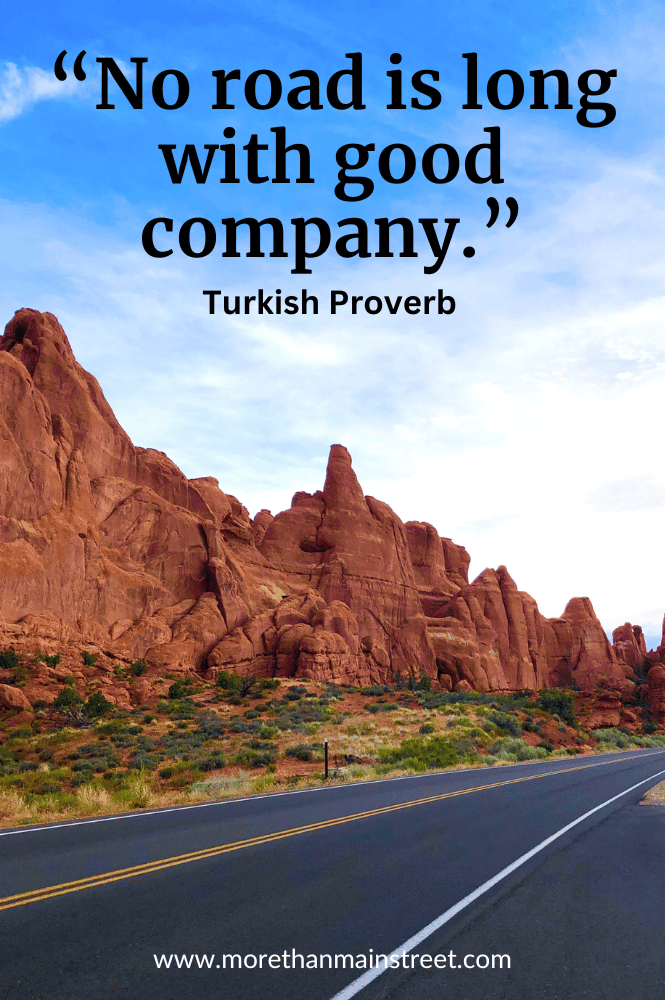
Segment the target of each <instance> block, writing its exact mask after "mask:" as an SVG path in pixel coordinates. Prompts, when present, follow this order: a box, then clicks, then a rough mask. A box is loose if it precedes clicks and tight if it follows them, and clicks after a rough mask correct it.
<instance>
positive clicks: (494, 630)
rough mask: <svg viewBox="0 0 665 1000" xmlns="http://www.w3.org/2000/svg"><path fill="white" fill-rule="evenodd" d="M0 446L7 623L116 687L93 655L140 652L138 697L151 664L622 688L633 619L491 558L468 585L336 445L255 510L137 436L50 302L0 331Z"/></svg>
mask: <svg viewBox="0 0 665 1000" xmlns="http://www.w3.org/2000/svg"><path fill="white" fill-rule="evenodd" d="M0 449H1V453H2V461H1V462H0V619H3V620H4V621H5V622H6V623H9V624H8V625H7V629H6V630H5V633H3V634H7V635H10V634H11V635H16V637H17V640H20V641H21V642H23V643H25V644H29V643H30V642H31V641H36V640H39V643H37V645H39V644H41V645H42V647H43V648H46V647H48V648H49V649H51V650H55V647H56V646H57V645H58V643H60V647H59V648H63V650H66V651H68V652H67V655H68V656H71V657H73V660H72V662H74V661H75V659H76V656H75V655H74V654H75V653H76V654H77V655H80V644H81V643H82V642H93V643H94V644H95V645H94V649H95V650H97V651H99V655H100V663H103V664H105V668H104V669H103V670H101V675H100V677H99V678H98V681H99V683H100V684H102V682H104V683H103V686H104V687H105V690H107V691H108V692H109V695H108V696H109V697H110V698H115V699H116V702H117V703H118V704H120V703H123V704H124V703H127V704H129V701H128V699H129V695H128V693H127V689H126V688H123V689H122V692H120V691H115V686H114V684H113V681H112V679H111V678H108V677H106V676H105V671H112V666H111V664H113V663H116V662H131V661H132V660H134V659H136V658H142V659H145V661H146V663H147V664H148V668H149V672H148V675H147V678H144V679H140V678H139V679H138V680H140V681H141V683H140V684H139V683H138V680H137V682H135V684H134V687H133V688H132V694H131V698H132V701H133V702H134V703H135V704H137V703H139V702H140V701H141V700H142V699H144V698H145V697H146V696H147V692H148V687H147V685H148V684H157V678H158V677H159V676H160V675H163V673H164V672H165V671H167V670H168V671H169V672H171V673H173V672H175V673H186V672H188V671H192V670H209V671H210V672H211V675H214V674H215V673H217V672H218V671H219V670H222V669H232V670H235V671H238V672H240V673H253V674H257V675H263V676H266V675H278V676H298V677H310V678H315V679H318V680H324V679H327V680H334V681H337V682H339V683H353V684H361V685H362V684H368V683H374V682H386V681H391V680H393V679H394V678H395V676H396V674H397V673H398V672H399V673H401V674H402V675H403V676H405V675H407V674H414V675H416V676H418V675H419V674H421V673H425V674H427V675H428V676H430V677H431V678H437V676H438V677H439V680H440V683H441V685H442V686H443V687H445V688H447V689H451V688H453V687H454V688H456V689H458V690H470V689H471V688H477V689H480V690H515V689H521V688H541V687H546V686H548V685H552V684H577V685H579V686H580V687H585V688H590V687H596V686H598V685H605V686H606V687H608V688H614V689H615V690H616V691H620V692H621V693H622V694H623V695H624V696H626V695H627V694H629V693H630V691H631V690H632V687H633V686H632V684H631V683H630V682H629V681H627V680H626V676H625V675H626V673H630V672H631V669H632V667H633V666H634V664H633V662H632V661H633V660H634V659H635V657H636V656H637V655H638V652H639V651H640V650H641V649H642V647H643V640H641V634H640V635H638V632H639V630H638V629H637V628H635V629H631V627H630V626H624V630H625V629H626V628H628V629H629V631H630V635H628V633H625V634H624V632H622V631H621V630H617V631H618V632H620V633H621V635H620V637H619V638H618V639H617V643H618V645H617V649H618V650H619V656H618V657H617V654H616V653H615V652H614V651H613V650H612V648H611V647H610V646H609V643H608V642H607V639H606V638H605V636H604V633H603V630H602V628H601V626H600V624H599V622H598V620H597V619H596V617H595V614H594V612H593V608H592V606H591V603H590V602H589V601H588V599H586V598H576V599H574V600H573V601H571V602H569V604H568V606H567V607H566V610H565V612H564V614H563V616H562V618H560V619H552V620H548V619H545V618H543V616H542V615H541V614H540V613H539V611H538V608H537V606H536V603H535V601H534V600H533V599H532V598H531V597H530V596H529V595H528V594H525V593H523V592H521V591H518V590H517V587H516V586H515V584H514V582H513V581H512V579H511V578H510V576H509V574H508V572H507V570H506V569H505V568H504V567H500V568H499V569H498V570H496V571H495V570H485V571H484V572H483V573H481V574H480V576H478V577H477V578H476V579H475V580H474V581H473V583H471V584H469V582H468V576H467V571H468V565H469V556H468V554H467V553H466V551H465V549H463V548H462V547H461V546H458V545H455V544H454V543H453V542H452V541H451V540H450V539H449V538H441V537H439V535H438V533H437V532H436V530H435V529H434V528H433V527H432V526H431V525H429V524H425V523H421V522H417V521H410V522H408V523H407V524H404V523H403V522H402V521H401V520H400V518H399V517H398V516H397V515H396V514H395V513H394V512H393V511H392V510H391V509H390V508H389V507H388V506H387V505H386V504H384V503H381V502H380V501H378V500H375V499H374V498H373V497H366V496H364V494H363V491H362V489H361V487H360V484H359V483H358V480H357V478H356V475H355V472H354V471H353V468H352V464H351V457H350V455H349V453H348V452H347V450H346V449H345V448H344V447H342V446H341V445H333V446H332V448H331V452H330V460H329V463H328V469H327V473H326V479H325V483H324V486H323V490H322V491H318V492H316V493H314V494H313V495H310V494H308V493H296V494H295V496H294V497H293V501H292V503H291V507H290V508H289V510H286V511H282V512H281V513H279V514H277V515H276V516H275V517H273V516H272V514H271V513H270V511H267V510H263V511H260V512H259V513H258V514H257V515H256V517H255V518H254V519H253V520H250V517H249V514H248V512H247V510H246V509H245V508H244V507H243V506H242V504H241V503H240V502H239V501H238V500H236V498H235V497H232V496H229V495H227V494H225V493H223V492H222V490H220V488H219V484H218V482H217V480H216V479H214V478H212V477H204V478H199V479H193V480H188V479H187V478H186V477H185V476H184V475H183V473H182V472H181V471H180V470H179V469H178V468H177V467H176V466H175V465H174V464H173V462H171V461H170V459H168V458H167V456H166V455H164V454H162V453H161V452H157V451H154V450H153V449H144V448H137V447H135V446H134V445H133V444H132V442H131V441H130V440H129V438H128V436H127V435H126V434H125V432H124V431H123V430H122V428H121V427H120V425H119V424H118V422H117V420H116V419H115V417H114V415H113V413H112V411H111V408H110V407H109V405H108V403H107V402H106V400H105V398H104V395H103V393H102V391H101V389H100V387H99V385H98V383H97V382H96V380H95V379H94V378H93V377H92V376H91V375H89V374H88V373H87V372H85V371H84V370H83V369H82V368H81V366H80V365H79V364H78V363H77V362H76V360H75V358H74V355H73V353H72V350H71V347H70V344H69V341H68V340H67V337H66V335H65V333H64V331H63V330H62V328H61V327H60V325H59V323H58V322H57V320H56V319H55V317H54V316H51V315H50V314H49V313H44V314H41V313H38V312H36V311H35V310H31V309H21V310H19V312H17V314H16V315H15V317H14V319H13V320H12V321H11V322H10V323H9V324H8V325H7V327H6V330H5V334H4V336H3V337H2V338H1V339H0ZM12 629H13V630H14V631H13V632H12ZM56 633H57V635H58V636H59V638H54V636H55V635H56ZM631 636H632V638H631ZM640 641H641V642H642V645H640ZM77 644H78V645H77ZM35 669H37V668H35ZM654 677H655V678H656V680H657V677H656V675H655V674H654ZM52 682H53V678H51V679H50V680H49V679H48V676H47V675H46V674H44V675H43V676H42V675H41V674H40V675H39V676H35V678H34V681H33V682H31V684H32V687H31V685H28V687H27V688H26V690H28V691H30V690H33V689H34V691H39V690H41V691H46V690H47V689H48V685H49V684H52ZM654 684H655V681H654ZM40 685H41V687H40ZM655 691H657V685H656V686H654V692H655ZM123 692H124V694H123ZM655 696H656V695H654V697H655ZM34 700H35V699H34V698H33V701H34ZM43 700H45V699H43ZM17 707H18V706H17Z"/></svg>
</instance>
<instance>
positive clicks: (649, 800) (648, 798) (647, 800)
mask: <svg viewBox="0 0 665 1000" xmlns="http://www.w3.org/2000/svg"><path fill="white" fill-rule="evenodd" d="M640 805H644V806H665V781H660V782H659V783H658V784H657V785H654V786H653V788H650V789H649V791H648V792H647V793H646V795H645V796H644V798H643V799H642V802H641V803H640Z"/></svg>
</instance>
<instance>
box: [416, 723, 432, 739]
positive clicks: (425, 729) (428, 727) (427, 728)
mask: <svg viewBox="0 0 665 1000" xmlns="http://www.w3.org/2000/svg"><path fill="white" fill-rule="evenodd" d="M418 732H419V733H421V734H422V735H423V736H426V735H427V734H428V733H433V732H434V726H433V725H432V723H431V722H423V724H422V726H421V727H420V729H419V730H418Z"/></svg>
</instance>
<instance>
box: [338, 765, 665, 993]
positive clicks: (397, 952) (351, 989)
mask: <svg viewBox="0 0 665 1000" xmlns="http://www.w3.org/2000/svg"><path fill="white" fill-rule="evenodd" d="M661 774H665V771H658V772H657V773H656V774H652V775H651V777H649V778H645V779H644V781H638V782H637V784H636V785H631V787H630V788H626V790H625V791H623V792H619V794H618V795H613V796H612V798H611V799H606V800H605V802H601V803H600V805H599V806H594V808H593V809H589V811H588V812H585V813H584V815H583V816H578V818H577V819H574V820H573V821H572V823H567V824H566V826H563V827H562V828H561V829H560V830H558V831H557V832H556V833H553V834H552V836H551V837H547V839H546V840H543V841H542V842H541V843H540V844H538V845H537V846H536V847H532V848H531V850H530V851H527V852H526V854H523V855H522V856H521V857H520V858H518V859H517V860H516V861H513V862H512V864H510V865H508V866H507V867H506V868H502V869H501V871H500V872H498V874H496V875H494V876H493V877H492V878H491V879H488V880H487V882H483V884H482V885H479V886H478V888H477V889H474V890H473V892H470V893H469V895H468V896H465V897H464V899H460V901H459V903H455V905H454V906H451V907H450V909H449V910H446V911H445V913H442V914H441V916H439V917H437V918H436V919H435V920H432V922H431V923H429V924H427V926H426V927H423V929H422V930H421V931H418V933H417V934H414V935H413V937H410V938H409V939H408V941H404V943H403V944H401V945H399V947H398V948H395V949H394V951H392V952H391V953H390V955H388V958H387V960H386V962H384V963H383V968H381V967H379V968H374V969H368V970H367V972H365V973H363V975H362V976H360V977H359V978H358V979H356V980H354V982H352V983H349V985H348V986H346V987H345V988H344V989H343V990H340V992H339V993H335V995H334V997H332V998H331V1000H350V998H351V997H354V996H355V995H356V993H359V992H360V990H362V989H364V988H365V986H368V985H369V984H370V983H371V982H373V981H374V980H375V979H377V978H378V976H381V975H383V973H384V972H385V971H387V970H386V967H387V966H388V965H389V963H390V959H391V958H393V957H395V958H401V957H402V955H403V954H405V953H407V954H408V953H409V952H410V951H412V950H413V948H417V947H418V945H419V944H422V942H423V941H424V940H425V939H426V938H428V937H430V935H432V934H434V932H435V931H438V930H439V928H440V927H443V925H444V924H447V923H448V921H449V920H452V918H453V917H455V916H457V914H458V913H460V912H461V911H462V910H464V909H466V907H467V906H469V904H470V903H473V902H475V901H476V900H477V899H478V898H479V897H480V896H482V895H484V894H485V893H486V892H487V891H488V890H489V889H492V888H493V887H494V886H495V885H496V884H497V883H498V882H501V881H502V880H503V879H504V878H506V877H507V876H508V875H511V874H512V873H513V872H514V871H516V870H517V869H518V868H520V867H521V866H522V865H523V864H525V862H527V861H529V860H530V858H532V857H533V856H534V855H535V854H538V853H539V852H540V851H543V850H544V849H545V848H546V847H549V845H550V844H551V843H553V842H554V841H555V840H558V839H559V837H563V835H564V833H568V831H569V830H572V829H573V827H575V826H577V825H578V824H579V823H583V822H584V820H585V819H588V818H589V816H593V814H594V813H597V812H598V811H599V810H600V809H604V808H605V806H609V805H610V804H611V803H612V802H616V801H617V799H620V798H621V797H622V796H624V795H628V793H629V792H633V791H634V790H635V789H636V788H639V787H640V785H646V784H647V783H648V782H649V781H653V779H654V778H658V777H659V776H660V775H661Z"/></svg>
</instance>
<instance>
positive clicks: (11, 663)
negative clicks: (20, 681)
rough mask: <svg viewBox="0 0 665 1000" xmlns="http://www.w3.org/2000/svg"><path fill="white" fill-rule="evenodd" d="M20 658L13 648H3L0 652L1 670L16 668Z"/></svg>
mask: <svg viewBox="0 0 665 1000" xmlns="http://www.w3.org/2000/svg"><path fill="white" fill-rule="evenodd" d="M20 662H21V661H20V659H19V657H18V655H17V653H16V652H15V651H14V650H13V649H3V650H2V652H0V670H16V669H17V668H18V666H19V664H20Z"/></svg>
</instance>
